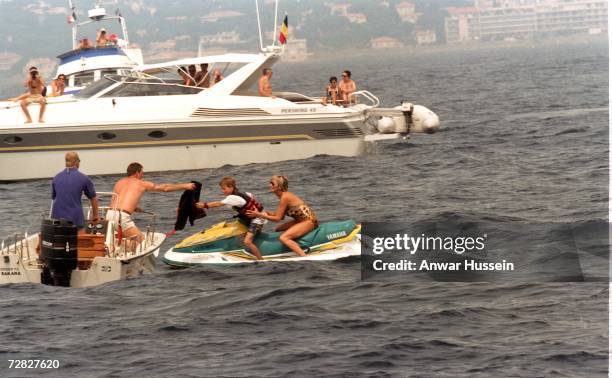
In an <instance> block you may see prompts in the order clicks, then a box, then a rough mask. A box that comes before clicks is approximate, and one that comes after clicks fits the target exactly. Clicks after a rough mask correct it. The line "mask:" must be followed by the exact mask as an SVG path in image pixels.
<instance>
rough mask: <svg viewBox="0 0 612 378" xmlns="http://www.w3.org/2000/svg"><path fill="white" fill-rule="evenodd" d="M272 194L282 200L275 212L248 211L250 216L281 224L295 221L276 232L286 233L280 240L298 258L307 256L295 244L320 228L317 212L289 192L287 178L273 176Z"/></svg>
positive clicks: (280, 227) (279, 227) (283, 225)
mask: <svg viewBox="0 0 612 378" xmlns="http://www.w3.org/2000/svg"><path fill="white" fill-rule="evenodd" d="M270 192H272V193H274V194H276V196H277V197H278V198H279V199H280V202H279V204H278V208H277V209H276V211H275V212H273V213H271V212H269V211H264V212H261V211H259V210H251V211H247V215H248V216H254V217H257V218H262V219H267V220H270V221H273V222H279V221H281V220H283V219H284V218H285V216H289V217H291V218H293V220H291V221H288V222H285V223H283V224H281V225H280V226H278V227H276V231H284V232H283V233H282V234H281V236H280V237H279V240H280V241H281V243H283V244H284V245H286V246H287V247H288V248H289V249H291V250H292V251H293V252H295V253H296V254H297V255H298V256H302V257H304V256H306V253H304V250H302V248H300V246H299V244H298V243H296V242H295V239H298V238H300V237H302V236H304V235H306V234H307V233H309V232H310V231H312V230H314V229H315V228H317V227H318V225H319V221H318V220H317V215H316V214H315V212H314V211H313V210H312V209H310V207H308V205H307V204H306V203H304V201H302V199H301V198H300V197H298V196H296V195H295V194H293V193H291V192H289V182H288V181H287V178H285V176H272V178H271V179H270Z"/></svg>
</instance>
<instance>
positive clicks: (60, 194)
mask: <svg viewBox="0 0 612 378" xmlns="http://www.w3.org/2000/svg"><path fill="white" fill-rule="evenodd" d="M80 162H81V160H80V159H79V155H78V154H77V153H76V152H68V153H66V169H64V170H62V171H61V172H60V173H58V174H57V175H56V176H55V177H54V178H53V184H52V187H53V194H52V198H53V208H52V209H51V217H52V218H55V219H59V218H63V219H67V220H69V221H71V222H72V223H74V224H75V225H76V226H77V227H78V228H79V229H82V228H83V227H85V217H84V216H83V204H82V203H81V196H82V195H83V193H85V195H86V196H87V198H89V200H90V201H91V208H92V213H91V216H92V219H91V221H93V222H95V221H96V220H97V219H98V198H96V189H95V188H94V184H93V182H91V180H90V179H89V177H87V175H85V174H83V173H81V172H79V165H80Z"/></svg>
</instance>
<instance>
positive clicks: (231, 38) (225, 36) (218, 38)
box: [200, 30, 242, 45]
mask: <svg viewBox="0 0 612 378" xmlns="http://www.w3.org/2000/svg"><path fill="white" fill-rule="evenodd" d="M240 42H242V41H241V40H240V33H238V32H237V31H235V30H232V31H229V32H221V33H217V34H208V35H203V36H201V37H200V43H206V44H215V45H231V44H235V43H240Z"/></svg>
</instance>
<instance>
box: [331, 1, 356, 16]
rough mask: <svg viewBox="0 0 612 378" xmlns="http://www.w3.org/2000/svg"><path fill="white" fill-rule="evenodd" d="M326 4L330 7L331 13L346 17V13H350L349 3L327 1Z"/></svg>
mask: <svg viewBox="0 0 612 378" xmlns="http://www.w3.org/2000/svg"><path fill="white" fill-rule="evenodd" d="M325 5H326V6H328V7H329V14H331V15H332V16H333V15H336V14H337V15H340V16H343V17H346V15H347V14H348V9H349V7H350V6H351V4H348V3H342V4H333V3H325Z"/></svg>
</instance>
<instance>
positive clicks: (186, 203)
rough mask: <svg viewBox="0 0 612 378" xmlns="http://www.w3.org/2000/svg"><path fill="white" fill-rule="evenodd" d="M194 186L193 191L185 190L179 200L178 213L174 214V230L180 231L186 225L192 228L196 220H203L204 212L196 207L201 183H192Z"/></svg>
mask: <svg viewBox="0 0 612 378" xmlns="http://www.w3.org/2000/svg"><path fill="white" fill-rule="evenodd" d="M192 183H194V184H195V190H185V191H184V192H183V194H182V195H181V199H180V200H179V205H178V211H177V214H176V222H175V223H174V230H175V231H178V230H182V229H184V228H185V225H186V224H187V219H189V224H191V225H192V226H193V222H194V221H195V220H196V219H200V218H204V217H205V216H206V211H204V209H199V208H197V207H196V205H195V204H196V202H198V201H200V191H201V190H202V183H201V182H198V181H192Z"/></svg>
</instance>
